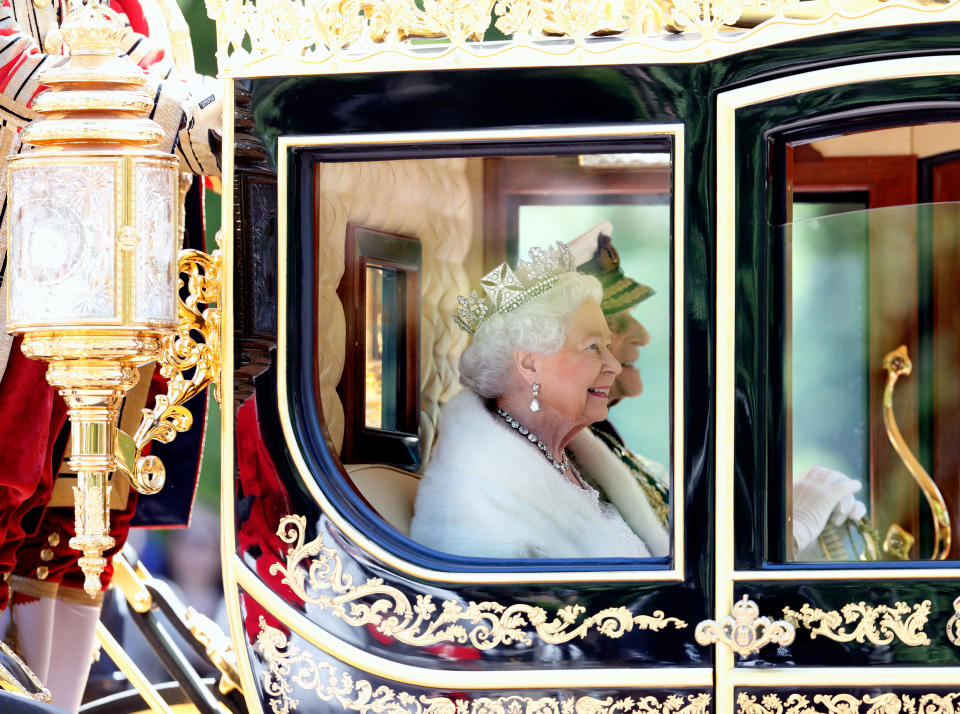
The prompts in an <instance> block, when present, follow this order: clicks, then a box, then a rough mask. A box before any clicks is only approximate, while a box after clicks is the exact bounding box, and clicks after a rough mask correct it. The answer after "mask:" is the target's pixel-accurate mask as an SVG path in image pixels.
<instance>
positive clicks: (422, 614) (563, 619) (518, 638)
mask: <svg viewBox="0 0 960 714" xmlns="http://www.w3.org/2000/svg"><path fill="white" fill-rule="evenodd" d="M305 529H306V518H304V517H303V516H285V517H284V518H282V519H281V520H280V526H279V528H278V529H277V535H278V536H280V538H281V540H283V542H284V543H289V544H291V547H290V548H288V549H287V554H286V563H274V564H273V565H271V566H270V574H271V575H275V574H277V573H280V574H282V575H283V578H282V580H281V582H283V583H286V584H287V585H289V586H290V589H291V590H293V591H294V592H295V593H296V594H297V596H298V597H300V598H301V599H302V600H303V601H304V602H307V603H310V604H311V605H315V606H318V607H319V608H321V609H324V610H328V611H329V612H330V613H331V614H332V615H333V616H334V617H337V618H339V619H341V620H343V621H344V622H346V623H347V624H348V625H352V626H354V627H362V626H365V625H373V626H374V627H375V628H376V629H377V631H378V632H380V633H382V634H384V635H388V636H389V637H393V638H395V639H396V640H398V641H400V642H403V643H405V644H408V645H414V646H417V647H422V646H427V645H432V644H436V643H438V642H459V643H463V644H470V645H471V646H473V647H476V648H477V649H481V650H488V649H491V648H493V647H496V646H498V645H501V644H504V645H509V644H513V643H515V642H519V643H523V644H530V631H529V629H528V628H533V631H534V632H536V634H537V636H538V637H539V638H540V639H541V640H543V641H544V642H547V643H550V644H562V643H564V642H569V641H570V640H573V639H576V638H583V637H586V636H587V634H588V633H589V632H591V631H596V632H599V633H600V634H601V635H605V636H607V637H613V638H616V637H621V636H622V635H623V634H624V633H626V632H630V631H631V630H633V629H638V630H653V631H659V630H662V629H664V628H666V627H668V626H670V625H673V627H675V628H676V629H682V628H684V627H686V626H687V623H686V622H684V621H683V620H679V619H677V618H676V617H666V616H665V615H664V613H663V612H662V611H661V610H657V611H656V612H654V613H653V614H652V615H634V614H633V613H632V612H630V610H628V609H627V608H625V607H609V608H606V609H604V610H601V611H599V612H597V613H595V614H593V615H590V616H589V617H585V618H583V619H580V618H581V615H583V613H584V612H586V609H585V608H584V607H583V606H582V605H567V606H565V607H562V608H560V609H559V610H558V611H557V614H556V616H555V617H554V618H553V619H552V620H548V619H547V618H548V614H547V611H546V610H544V609H543V608H541V607H536V606H533V605H526V604H523V603H515V604H513V605H510V606H506V605H501V604H500V603H497V602H480V603H476V602H470V603H467V605H466V606H463V605H462V604H461V603H459V602H458V601H456V600H444V601H443V602H442V603H439V607H438V604H437V603H435V602H434V600H433V596H431V595H417V597H416V602H415V603H411V602H410V600H409V598H408V597H407V596H406V595H405V594H403V593H402V592H401V591H400V590H398V589H397V588H395V587H392V586H390V585H385V584H384V582H383V580H381V579H380V578H370V579H369V580H367V581H365V582H364V583H362V584H360V585H353V578H352V576H350V575H349V574H347V573H344V572H343V563H342V562H341V560H340V555H339V553H338V552H337V550H336V549H335V548H331V547H329V546H327V545H324V543H323V535H322V534H321V535H318V536H317V537H316V538H315V539H314V540H312V541H310V542H309V543H304V531H305ZM305 561H306V565H307V567H306V568H304V567H301V564H302V563H304V562H305Z"/></svg>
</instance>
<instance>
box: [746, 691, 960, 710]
mask: <svg viewBox="0 0 960 714" xmlns="http://www.w3.org/2000/svg"><path fill="white" fill-rule="evenodd" d="M957 697H960V692H950V693H949V694H923V695H921V696H920V698H919V700H918V699H917V698H916V697H913V696H911V695H909V694H894V693H893V692H884V693H883V694H878V695H876V696H873V695H870V694H864V695H863V696H862V697H858V696H856V695H853V694H814V695H813V702H814V703H813V704H810V700H809V699H808V698H807V697H806V696H804V695H803V694H791V695H790V696H788V697H787V700H786V701H785V702H784V701H782V700H781V699H780V697H779V695H777V694H772V693H771V694H764V695H762V696H761V698H760V701H759V702H758V701H757V696H755V695H752V694H746V693H745V692H740V694H739V695H737V714H861V713H862V714H917V712H922V713H923V714H954V712H955V711H956V709H957V705H956V704H955V703H954V701H955V700H956V699H957ZM818 704H819V705H820V706H819V707H818V706H816V705H818ZM861 707H863V708H862V709H861Z"/></svg>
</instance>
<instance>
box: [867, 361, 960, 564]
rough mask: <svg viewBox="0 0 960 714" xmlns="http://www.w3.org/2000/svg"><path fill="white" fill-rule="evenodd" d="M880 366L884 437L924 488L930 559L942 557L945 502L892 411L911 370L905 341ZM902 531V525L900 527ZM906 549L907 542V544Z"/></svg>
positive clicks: (946, 536)
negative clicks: (930, 534)
mask: <svg viewBox="0 0 960 714" xmlns="http://www.w3.org/2000/svg"><path fill="white" fill-rule="evenodd" d="M883 367H884V369H886V370H887V385H886V387H885V388H884V390H883V425H884V427H886V430H887V437H889V439H890V443H891V444H893V448H894V450H895V451H896V452H897V455H898V456H899V457H900V459H901V460H902V461H903V463H904V465H905V466H906V467H907V471H909V472H910V475H911V476H913V479H914V481H916V482H917V485H918V486H919V487H920V490H921V491H923V495H924V496H925V497H926V499H927V503H928V504H930V510H931V511H932V513H933V539H934V544H933V554H932V555H931V556H930V560H945V559H946V557H947V555H948V554H949V553H950V536H951V532H950V514H949V513H948V511H947V502H946V501H944V500H943V494H941V493H940V489H939V488H937V484H936V483H935V482H934V480H933V479H932V478H930V474H928V473H927V471H926V469H924V468H923V466H922V465H921V464H920V462H919V461H918V460H917V457H916V456H914V455H913V452H912V451H911V450H910V447H909V446H907V442H906V441H905V440H904V438H903V435H902V434H901V433H900V428H899V427H898V426H897V420H896V418H895V416H894V414H893V387H894V385H895V384H896V383H897V379H899V378H900V377H901V376H906V375H908V374H910V372H912V371H913V363H912V362H911V361H910V357H909V355H908V354H907V348H906V346H905V345H900V346H899V347H898V348H897V349H895V350H894V351H893V352H890V353H889V354H888V355H887V356H886V357H884V358H883ZM900 530H901V532H902V530H903V529H900ZM889 537H890V536H888V538H889ZM906 547H907V548H908V549H909V547H910V545H907V546H906Z"/></svg>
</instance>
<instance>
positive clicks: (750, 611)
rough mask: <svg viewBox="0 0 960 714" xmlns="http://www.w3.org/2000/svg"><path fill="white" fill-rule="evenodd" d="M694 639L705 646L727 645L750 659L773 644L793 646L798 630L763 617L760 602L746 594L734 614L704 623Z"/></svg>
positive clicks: (735, 606)
mask: <svg viewBox="0 0 960 714" xmlns="http://www.w3.org/2000/svg"><path fill="white" fill-rule="evenodd" d="M694 637H695V638H696V640H697V642H698V643H700V644H701V645H704V646H707V645H712V644H717V643H719V644H723V645H726V646H727V647H729V648H730V649H732V650H733V651H734V652H736V653H737V654H738V655H740V656H741V657H747V656H749V655H751V654H753V653H754V652H759V651H760V649H761V648H762V647H766V646H767V645H769V644H772V643H776V644H779V645H783V646H784V647H785V646H787V645H789V644H791V643H792V642H793V638H794V628H793V625H792V624H790V623H788V622H784V621H783V620H777V621H772V620H771V619H770V618H769V617H760V608H759V607H758V606H757V603H755V602H754V601H753V600H751V599H750V598H749V597H748V596H746V595H744V596H743V599H742V600H740V601H739V602H738V603H736V604H735V605H734V606H733V614H731V615H729V616H727V617H726V618H724V619H723V620H721V621H720V622H717V621H715V620H704V621H703V622H700V623H699V624H698V625H697V629H696V630H695V632H694Z"/></svg>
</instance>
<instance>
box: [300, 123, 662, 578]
mask: <svg viewBox="0 0 960 714" xmlns="http://www.w3.org/2000/svg"><path fill="white" fill-rule="evenodd" d="M671 141H672V140H671V139H670V138H669V137H657V138H656V139H655V140H654V141H651V142H650V143H649V148H648V147H646V146H645V145H643V142H639V145H634V146H632V147H631V148H632V149H633V150H632V151H631V152H629V153H627V152H625V153H624V154H623V155H618V154H606V155H604V157H603V160H599V161H596V160H592V158H591V157H592V155H583V154H581V153H579V152H577V153H574V152H571V153H569V154H566V155H554V156H512V157H490V156H487V157H479V156H478V157H475V158H462V157H458V158H434V159H410V160H396V161H369V162H356V163H343V162H337V163H319V164H317V168H316V174H315V182H316V187H317V199H318V200H317V204H316V205H317V209H316V216H317V231H318V240H319V241H320V242H321V244H325V245H322V247H321V251H320V253H321V255H329V256H331V261H330V263H329V265H328V264H324V265H321V266H320V271H321V273H326V274H328V275H329V278H336V277H337V275H338V272H337V269H338V265H337V262H338V261H336V260H335V259H333V256H337V255H343V256H344V259H343V260H344V262H343V273H342V275H343V277H342V280H340V281H339V283H337V284H336V299H337V300H338V301H339V304H340V306H341V307H342V310H343V315H344V324H345V326H344V328H343V332H342V333H340V332H339V328H338V324H339V323H338V320H337V319H336V312H335V311H331V312H327V311H323V314H318V323H317V324H318V333H319V336H320V340H319V341H320V360H321V363H322V366H321V369H320V374H321V380H323V379H328V380H330V381H331V382H332V380H333V379H337V381H336V382H335V383H333V384H332V386H333V387H334V388H335V395H336V399H334V398H333V394H331V389H330V387H331V384H330V383H327V384H321V385H320V393H321V395H322V396H323V398H324V418H325V423H326V425H327V430H328V433H329V434H330V436H331V438H332V440H333V441H334V442H335V443H336V444H337V446H338V447H340V457H341V461H342V462H343V463H344V465H345V469H346V471H347V473H348V474H350V477H351V479H352V480H353V481H354V483H353V486H354V487H355V488H356V490H357V491H359V492H360V494H361V495H362V496H363V498H364V499H365V500H366V501H367V502H368V503H369V504H370V505H372V506H373V508H374V509H375V510H377V511H378V512H379V513H381V514H382V515H383V516H384V518H385V519H387V520H388V521H389V522H390V523H391V524H392V525H394V526H395V527H396V528H397V529H399V530H401V531H402V532H405V533H407V534H409V535H411V537H412V538H413V539H414V540H417V541H419V542H421V543H423V544H424V545H427V546H429V547H431V548H433V549H435V550H439V551H442V552H447V553H451V554H454V555H465V556H477V557H492V558H498V557H502V558H537V559H539V558H604V557H616V558H667V557H668V556H669V555H670V553H671V549H672V547H673V545H672V538H671V535H670V533H671V532H672V529H673V521H674V519H673V517H672V511H671V500H672V498H671V496H672V492H673V490H674V485H673V484H674V477H673V465H674V463H675V457H674V453H673V446H674V429H673V426H672V424H671V419H672V414H673V411H672V399H673V388H672V385H673V379H674V372H673V365H672V360H671V355H673V354H676V352H677V348H676V346H675V345H674V344H673V340H674V335H675V329H676V326H675V325H674V321H673V319H672V317H671V315H672V310H673V306H674V299H673V286H674V284H675V278H674V274H675V271H676V270H677V267H676V266H675V265H674V257H673V252H672V251H673V249H674V243H673V241H672V225H673V224H672V216H673V214H674V208H673V206H672V204H671V195H672V194H673V192H674V191H675V187H674V185H673V181H674V178H675V177H674V173H673V170H672V167H671V155H672V154H671V146H672V144H671ZM605 148H606V147H605ZM558 242H559V243H560V244H561V247H558V246H557V243H558ZM411 246H416V250H415V251H413V250H412V248H411ZM531 249H532V250H533V252H532V253H531ZM413 252H415V253H416V259H412V258H411V255H412V253H413ZM521 260H527V261H529V263H527V264H521V263H519V262H518V261H521ZM324 263H325V261H324ZM504 264H506V266H504ZM571 267H573V268H574V269H573V270H571V269H570V268H571ZM576 268H579V272H578V270H576ZM585 275H589V276H592V278H595V280H592V279H591V278H590V277H585ZM321 283H322V284H321V288H320V304H321V305H324V304H327V303H326V301H327V300H328V298H329V297H330V292H329V290H330V285H331V284H332V281H330V280H329V279H328V282H327V283H323V280H321ZM555 287H556V290H554V288H555ZM558 296H559V297H558ZM564 301H566V302H564ZM568 302H569V304H567V303H568ZM494 318H496V319H494ZM513 320H517V321H518V323H517V324H518V325H522V327H521V329H520V333H522V335H523V339H522V340H521V342H517V344H514V343H513V342H510V341H509V340H510V339H512V338H511V337H510V335H516V334H518V332H517V331H516V330H513V331H511V329H512V328H511V329H507V330H506V331H505V332H502V334H501V333H496V335H497V336H496V337H495V338H488V337H487V335H492V334H494V332H493V331H494V330H502V328H503V325H502V324H501V323H504V322H507V323H509V322H510V321H513ZM415 323H419V330H418V331H417V330H415V329H412V327H413V325H414V324H415ZM554 324H555V325H557V326H558V327H557V330H559V332H558V333H557V334H560V335H561V337H562V340H563V341H562V343H556V342H555V341H554V338H553V337H551V335H552V334H554V333H553V332H551V330H553V329H554V328H553V327H552V326H553V325H554ZM338 346H339V349H340V350H341V351H340V352H339V353H338V351H337V350H338ZM465 353H466V356H464V355H465ZM462 356H463V361H461V357H462ZM338 364H342V365H343V371H342V373H340V374H338V372H337V369H336V367H337V365H338ZM412 376H415V377H416V390H415V392H416V393H415V394H413V395H411V393H410V389H409V388H410V385H411V377H412ZM411 404H414V405H415V411H414V412H411V410H410V407H411ZM338 414H342V415H343V417H342V421H340V422H339V423H338V421H337V415H338ZM370 435H375V436H377V438H379V439H381V441H374V440H370V439H369V438H368V437H369V436H370ZM388 437H395V438H394V440H393V442H391V445H390V446H389V448H387V447H386V446H385V444H386V443H387V442H385V441H383V439H386V438H388ZM398 467H399V468H401V469H404V470H406V471H408V472H414V473H416V474H417V475H418V476H419V477H420V483H419V487H417V488H416V489H415V492H412V491H411V480H410V478H409V477H407V478H403V477H401V476H400V475H399V474H398V472H397V471H396V469H397V468H398ZM545 495H549V496H550V497H551V498H554V499H555V504H554V505H553V506H551V507H549V508H543V507H542V506H543V498H544V496H545ZM414 501H415V502H416V515H415V516H414V514H413V512H412V510H413V509H412V506H413V502H414ZM598 503H599V504H600V508H599V509H598V508H597V504H598ZM398 504H399V505H400V507H399V508H398V507H397V506H398ZM411 519H412V520H411ZM538 519H539V520H538ZM451 529H452V530H451Z"/></svg>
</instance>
